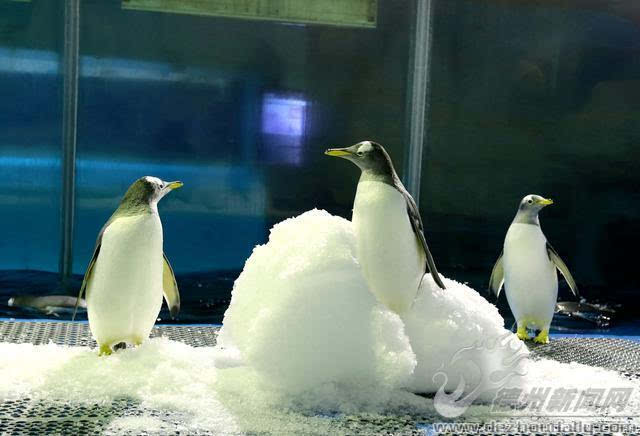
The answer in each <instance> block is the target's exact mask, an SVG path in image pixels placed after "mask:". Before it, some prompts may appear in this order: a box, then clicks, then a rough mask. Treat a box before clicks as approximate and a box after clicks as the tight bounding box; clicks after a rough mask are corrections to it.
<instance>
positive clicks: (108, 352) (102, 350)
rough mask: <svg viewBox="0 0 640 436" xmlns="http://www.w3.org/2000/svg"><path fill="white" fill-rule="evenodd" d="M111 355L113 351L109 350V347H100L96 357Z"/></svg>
mask: <svg viewBox="0 0 640 436" xmlns="http://www.w3.org/2000/svg"><path fill="white" fill-rule="evenodd" d="M111 353H113V350H111V347H110V346H109V345H100V351H99V352H98V356H110V355H111Z"/></svg>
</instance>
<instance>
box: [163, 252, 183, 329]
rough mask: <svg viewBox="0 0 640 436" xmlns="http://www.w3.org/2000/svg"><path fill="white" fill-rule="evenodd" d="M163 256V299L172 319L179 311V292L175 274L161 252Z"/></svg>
mask: <svg viewBox="0 0 640 436" xmlns="http://www.w3.org/2000/svg"><path fill="white" fill-rule="evenodd" d="M162 256H163V257H164V262H163V268H162V289H163V291H164V299H165V301H166V302H167V306H168V307H169V312H170V313H171V318H172V319H174V318H175V317H176V316H177V315H178V312H180V292H178V283H176V276H175V274H174V273H173V268H171V264H170V263H169V259H167V255H166V254H164V253H163V254H162Z"/></svg>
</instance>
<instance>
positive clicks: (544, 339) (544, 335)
mask: <svg viewBox="0 0 640 436" xmlns="http://www.w3.org/2000/svg"><path fill="white" fill-rule="evenodd" d="M533 341H534V342H536V343H538V344H548V343H549V329H544V330H542V331H541V332H540V333H539V334H538V336H536V337H535V338H534V339H533Z"/></svg>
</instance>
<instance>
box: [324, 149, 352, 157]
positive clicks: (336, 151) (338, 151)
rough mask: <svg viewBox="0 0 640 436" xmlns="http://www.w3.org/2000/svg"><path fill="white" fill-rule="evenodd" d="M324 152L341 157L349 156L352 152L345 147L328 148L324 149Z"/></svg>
mask: <svg viewBox="0 0 640 436" xmlns="http://www.w3.org/2000/svg"><path fill="white" fill-rule="evenodd" d="M324 154H326V155H327V156H337V157H343V156H351V155H352V154H353V153H351V152H350V151H349V150H347V149H346V148H330V149H328V150H327V151H325V152H324Z"/></svg>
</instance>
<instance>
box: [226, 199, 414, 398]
mask: <svg viewBox="0 0 640 436" xmlns="http://www.w3.org/2000/svg"><path fill="white" fill-rule="evenodd" d="M354 247H355V239H354V235H353V232H352V231H351V223H350V222H349V221H346V220H344V219H342V218H339V217H334V216H331V215H329V214H328V213H326V212H319V211H312V212H308V213H305V214H303V215H302V216H300V217H298V218H295V219H289V220H286V221H284V222H282V223H280V224H278V225H276V226H275V227H274V228H273V230H272V231H271V235H270V238H269V243H268V244H266V245H263V246H259V247H256V248H255V249H254V251H253V254H252V255H251V257H250V258H249V259H248V260H247V262H246V264H245V267H244V270H243V272H242V274H241V275H240V277H239V278H238V279H237V280H236V283H235V285H234V290H233V297H232V300H231V305H230V307H229V309H228V310H227V312H226V314H225V318H224V322H223V328H222V330H221V332H220V335H219V336H218V344H219V347H220V348H221V349H223V350H224V352H225V353H226V352H231V353H232V354H235V355H239V356H240V357H241V359H242V362H243V363H244V364H246V365H248V366H249V367H251V368H253V369H255V370H256V371H257V372H258V373H259V374H260V375H262V376H263V377H262V378H263V380H264V382H265V383H269V384H271V385H273V386H277V387H279V388H282V389H285V390H287V391H288V392H291V393H300V392H304V391H307V390H309V389H311V388H314V387H323V388H326V385H327V384H328V383H334V384H336V385H340V386H346V387H347V389H349V386H351V387H356V386H359V387H375V386H377V387H378V388H379V390H380V391H381V392H385V391H387V390H388V389H391V388H398V387H402V386H405V385H406V383H407V382H408V379H409V376H410V374H411V373H412V372H413V369H414V368H415V366H416V361H415V356H414V353H413V352H412V351H411V346H410V345H409V341H408V338H407V336H406V335H405V334H404V328H403V323H402V321H401V320H400V318H399V317H398V315H396V314H395V313H393V312H390V311H389V310H387V309H386V308H385V307H384V306H382V305H381V304H380V303H378V302H377V301H376V299H375V297H374V296H373V295H372V294H371V293H370V292H369V290H368V289H367V285H366V283H365V281H364V279H363V278H362V275H361V273H360V267H359V265H358V262H357V260H356V258H355V249H354Z"/></svg>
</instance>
